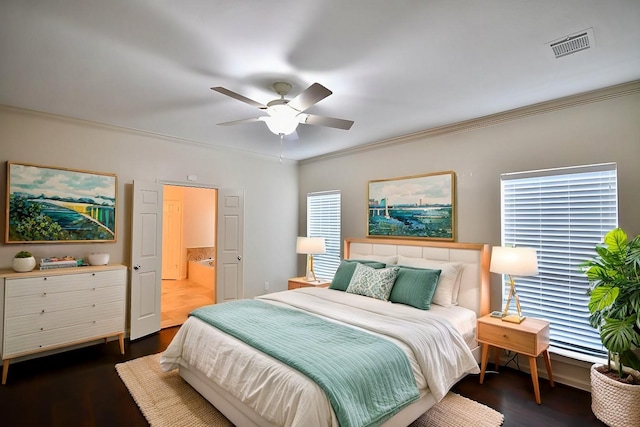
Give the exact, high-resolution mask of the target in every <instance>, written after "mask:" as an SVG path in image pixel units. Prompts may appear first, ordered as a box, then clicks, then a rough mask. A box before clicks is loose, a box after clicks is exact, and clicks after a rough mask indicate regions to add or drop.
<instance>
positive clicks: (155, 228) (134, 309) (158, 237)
mask: <svg viewBox="0 0 640 427" xmlns="http://www.w3.org/2000/svg"><path fill="white" fill-rule="evenodd" d="M162 205H163V203H162V185H161V184H155V183H149V182H141V181H133V218H132V223H131V234H132V235H131V296H130V301H131V312H130V314H131V317H130V325H131V330H130V332H129V337H130V339H132V340H135V339H138V338H141V337H144V336H146V335H149V334H152V333H154V332H157V331H159V330H160V304H161V295H162V280H161V279H162Z"/></svg>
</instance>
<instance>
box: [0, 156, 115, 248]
mask: <svg viewBox="0 0 640 427" xmlns="http://www.w3.org/2000/svg"><path fill="white" fill-rule="evenodd" d="M117 189H118V180H117V177H116V175H115V174H110V173H101V172H91V171H85V170H76V169H66V168H58V167H52V166H39V165H33V164H28V163H16V162H7V204H6V206H7V207H6V210H7V212H6V226H5V243H79V242H82V243H89V242H115V241H116V224H117V216H116V213H117V197H116V193H117Z"/></svg>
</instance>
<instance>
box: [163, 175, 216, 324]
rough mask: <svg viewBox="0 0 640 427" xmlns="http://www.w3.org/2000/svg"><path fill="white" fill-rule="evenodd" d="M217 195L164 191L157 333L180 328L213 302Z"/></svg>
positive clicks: (169, 187)
mask: <svg viewBox="0 0 640 427" xmlns="http://www.w3.org/2000/svg"><path fill="white" fill-rule="evenodd" d="M217 199H218V190H217V189H215V188H201V187H189V186H182V185H168V184H167V185H164V186H163V227H162V292H161V320H160V327H161V328H163V329H164V328H168V327H172V326H178V325H181V324H182V323H184V321H185V320H186V319H187V316H188V314H189V313H190V312H191V311H192V310H193V309H194V308H197V307H201V306H203V305H210V304H215V302H216V274H215V268H216V264H215V261H216V248H215V242H216V224H217V203H218V201H217Z"/></svg>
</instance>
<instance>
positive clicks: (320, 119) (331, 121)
mask: <svg viewBox="0 0 640 427" xmlns="http://www.w3.org/2000/svg"><path fill="white" fill-rule="evenodd" d="M301 123H304V124H307V125H316V126H326V127H330V128H337V129H344V130H349V129H351V126H353V121H352V120H344V119H335V118H333V117H324V116H315V115H313V114H307V119H306V120H305V121H303V122H301Z"/></svg>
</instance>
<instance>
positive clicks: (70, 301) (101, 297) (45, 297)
mask: <svg viewBox="0 0 640 427" xmlns="http://www.w3.org/2000/svg"><path fill="white" fill-rule="evenodd" d="M124 297H125V295H124V286H122V285H116V286H105V287H98V288H93V287H92V288H89V289H82V290H77V291H71V292H42V293H40V294H30V295H25V296H18V297H10V298H7V299H6V301H5V304H6V305H5V318H6V319H7V320H8V318H11V317H15V316H24V315H28V314H36V313H48V312H61V311H65V310H71V309H74V308H81V307H91V306H94V305H100V304H106V303H110V302H116V301H124Z"/></svg>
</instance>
